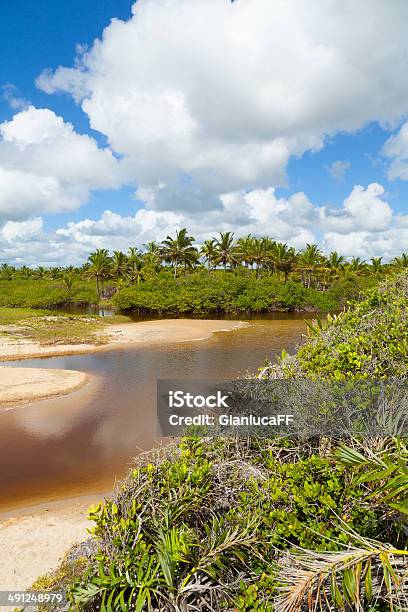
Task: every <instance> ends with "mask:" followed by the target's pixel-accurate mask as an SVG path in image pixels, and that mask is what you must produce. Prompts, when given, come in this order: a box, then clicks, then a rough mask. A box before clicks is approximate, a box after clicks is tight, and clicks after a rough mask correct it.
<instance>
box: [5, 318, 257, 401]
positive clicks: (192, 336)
mask: <svg viewBox="0 0 408 612" xmlns="http://www.w3.org/2000/svg"><path fill="white" fill-rule="evenodd" d="M246 325H248V324H247V323H244V322H242V321H218V320H207V319H205V320H196V319H194V320H190V319H174V320H173V319H170V320H168V319H161V320H158V321H142V322H136V323H123V324H111V325H109V326H108V328H105V329H104V330H103V331H102V332H98V334H99V335H101V336H103V337H106V336H107V337H108V338H109V340H108V342H107V343H106V344H99V345H98V344H73V345H69V344H59V345H55V346H43V345H40V344H39V343H36V342H33V341H30V340H19V341H18V342H15V341H13V340H10V339H8V338H7V337H6V338H4V337H1V336H0V362H1V361H3V362H4V361H23V360H24V359H32V358H45V357H57V356H59V357H61V356H64V355H76V354H87V353H97V352H101V351H110V350H116V349H120V348H129V347H134V346H154V345H160V344H163V343H166V344H171V343H181V342H194V341H195V342H198V341H200V340H206V339H208V338H210V337H211V336H212V335H213V334H214V333H217V332H227V331H231V330H234V329H239V328H242V327H244V326H246ZM96 339H97V337H96ZM90 379H91V377H90V376H89V374H85V373H84V372H78V371H75V370H56V369H53V368H49V369H47V368H25V367H23V366H22V367H7V366H0V410H2V411H3V410H7V409H13V408H15V407H17V406H20V405H26V404H28V403H30V402H33V401H38V400H43V399H48V398H52V397H58V396H60V395H66V394H69V393H71V392H73V391H76V390H77V389H80V388H81V387H83V386H84V385H85V384H87V383H88V382H89V381H90Z"/></svg>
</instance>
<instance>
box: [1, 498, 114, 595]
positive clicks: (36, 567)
mask: <svg viewBox="0 0 408 612" xmlns="http://www.w3.org/2000/svg"><path fill="white" fill-rule="evenodd" d="M105 495H106V493H100V494H94V495H81V496H77V497H71V498H66V499H62V500H55V501H50V502H42V503H39V504H35V505H32V506H28V507H25V508H19V509H16V510H14V511H8V512H2V513H0V584H1V585H2V589H3V590H26V589H28V588H30V587H31V585H32V584H33V582H34V581H35V580H37V579H38V578H39V577H40V576H42V575H44V574H47V573H48V572H50V571H52V570H54V569H56V568H57V567H58V565H59V563H60V562H61V560H62V559H63V557H64V556H65V554H66V553H67V551H68V550H69V549H70V548H71V546H73V545H74V544H76V543H79V542H82V541H84V540H86V539H87V538H88V537H89V534H88V532H87V529H89V528H90V527H91V526H92V523H91V521H89V519H88V518H87V516H88V510H89V507H90V506H91V505H94V504H97V503H98V502H100V501H103V499H104V497H105ZM27 549H29V550H30V555H27V554H26V553H27Z"/></svg>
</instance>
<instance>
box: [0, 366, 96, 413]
mask: <svg viewBox="0 0 408 612" xmlns="http://www.w3.org/2000/svg"><path fill="white" fill-rule="evenodd" d="M87 380H88V376H87V375H86V374H85V373H84V372H76V371H73V370H46V369H41V368H7V367H4V366H1V367H0V406H8V405H13V404H15V403H19V402H26V401H34V400H38V399H42V398H45V397H52V396H54V395H62V394H65V393H70V392H71V391H74V390H75V389H79V387H82V385H84V384H85V383H86V382H87Z"/></svg>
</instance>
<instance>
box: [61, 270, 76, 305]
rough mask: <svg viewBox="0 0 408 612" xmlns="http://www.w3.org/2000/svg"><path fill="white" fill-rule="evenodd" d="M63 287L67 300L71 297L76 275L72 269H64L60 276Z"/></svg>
mask: <svg viewBox="0 0 408 612" xmlns="http://www.w3.org/2000/svg"><path fill="white" fill-rule="evenodd" d="M61 280H62V283H63V286H64V289H66V292H67V297H68V300H70V299H71V297H72V293H73V291H74V287H75V283H76V275H75V272H74V271H73V270H66V271H65V272H64V273H63V275H62V277H61Z"/></svg>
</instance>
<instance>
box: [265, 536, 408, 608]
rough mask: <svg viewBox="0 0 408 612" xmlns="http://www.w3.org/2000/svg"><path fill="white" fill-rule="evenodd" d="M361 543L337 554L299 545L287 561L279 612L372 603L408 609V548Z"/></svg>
mask: <svg viewBox="0 0 408 612" xmlns="http://www.w3.org/2000/svg"><path fill="white" fill-rule="evenodd" d="M356 539H357V543H358V544H359V545H358V546H351V547H349V548H347V550H342V551H337V552H317V551H310V550H304V549H301V548H298V549H295V551H294V552H292V553H290V554H288V555H287V556H286V557H285V558H283V559H282V561H281V564H280V572H279V576H278V582H279V584H280V586H279V588H278V590H279V595H278V597H277V598H276V601H275V606H276V608H275V609H276V612H299V610H309V611H312V610H346V609H350V607H351V608H352V609H353V610H356V612H360V611H363V610H364V609H366V608H365V604H368V603H369V602H371V601H383V602H387V604H388V605H389V609H390V610H391V611H392V610H395V611H397V610H401V611H402V610H407V609H408V550H397V549H395V548H393V547H392V546H390V545H389V544H383V543H380V542H376V541H374V540H368V539H366V538H362V537H360V536H357V537H356Z"/></svg>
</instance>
